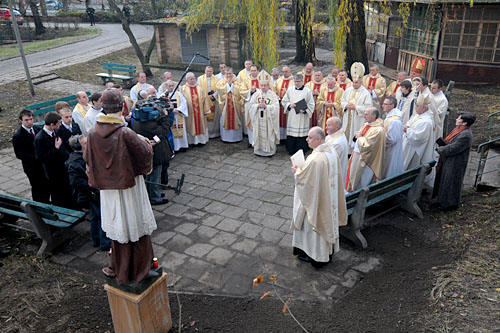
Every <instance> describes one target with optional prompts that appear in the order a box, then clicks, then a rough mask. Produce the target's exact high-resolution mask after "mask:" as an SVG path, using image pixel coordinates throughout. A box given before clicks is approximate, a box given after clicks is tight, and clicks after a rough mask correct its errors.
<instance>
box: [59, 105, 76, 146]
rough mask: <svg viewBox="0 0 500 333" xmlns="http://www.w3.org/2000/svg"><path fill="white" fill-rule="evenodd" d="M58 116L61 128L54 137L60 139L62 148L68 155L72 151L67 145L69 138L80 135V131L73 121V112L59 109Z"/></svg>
mask: <svg viewBox="0 0 500 333" xmlns="http://www.w3.org/2000/svg"><path fill="white" fill-rule="evenodd" d="M59 115H60V116H61V126H60V127H59V129H58V130H57V131H56V135H57V136H58V137H60V138H61V139H62V141H63V145H64V148H65V149H66V151H67V152H68V154H71V153H72V152H73V149H71V147H70V145H69V142H68V141H69V138H71V137H72V136H74V135H81V134H82V130H81V129H80V126H78V124H77V123H75V121H74V120H73V110H71V109H67V108H64V109H61V111H59Z"/></svg>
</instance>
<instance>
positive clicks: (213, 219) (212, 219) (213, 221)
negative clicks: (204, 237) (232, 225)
mask: <svg viewBox="0 0 500 333" xmlns="http://www.w3.org/2000/svg"><path fill="white" fill-rule="evenodd" d="M223 219H224V218H223V217H222V216H220V215H211V216H208V217H205V218H203V219H202V220H201V223H202V224H204V225H207V226H209V227H215V226H216V225H217V223H219V222H220V221H222V220H223Z"/></svg>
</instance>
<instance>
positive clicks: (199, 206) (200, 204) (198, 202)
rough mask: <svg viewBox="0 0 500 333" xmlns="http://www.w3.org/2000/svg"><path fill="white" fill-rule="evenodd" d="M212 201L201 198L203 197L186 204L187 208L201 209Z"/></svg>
mask: <svg viewBox="0 0 500 333" xmlns="http://www.w3.org/2000/svg"><path fill="white" fill-rule="evenodd" d="M211 202H212V200H210V199H207V198H203V197H195V198H194V199H193V200H191V201H189V202H187V203H186V205H188V206H189V207H192V208H196V209H202V208H203V207H205V206H206V205H208V204H210V203H211Z"/></svg>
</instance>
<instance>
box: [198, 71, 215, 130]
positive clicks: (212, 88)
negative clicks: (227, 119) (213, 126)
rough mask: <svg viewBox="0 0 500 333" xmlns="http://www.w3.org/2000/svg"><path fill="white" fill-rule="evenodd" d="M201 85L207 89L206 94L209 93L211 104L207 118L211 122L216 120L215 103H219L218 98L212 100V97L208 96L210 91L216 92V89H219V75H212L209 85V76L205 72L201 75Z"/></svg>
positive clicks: (204, 89)
mask: <svg viewBox="0 0 500 333" xmlns="http://www.w3.org/2000/svg"><path fill="white" fill-rule="evenodd" d="M200 85H201V89H203V91H205V94H207V99H208V102H209V104H210V113H209V114H208V115H207V120H208V121H209V122H212V121H214V117H215V105H216V104H217V100H215V101H212V100H211V99H210V97H208V93H209V92H212V93H215V91H216V90H217V77H216V76H215V75H212V77H211V79H210V87H209V86H208V80H207V77H206V75H205V74H203V75H202V76H200Z"/></svg>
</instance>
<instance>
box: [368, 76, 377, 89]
mask: <svg viewBox="0 0 500 333" xmlns="http://www.w3.org/2000/svg"><path fill="white" fill-rule="evenodd" d="M376 83H377V78H376V77H370V80H369V81H368V87H367V88H368V89H375V84H376Z"/></svg>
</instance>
